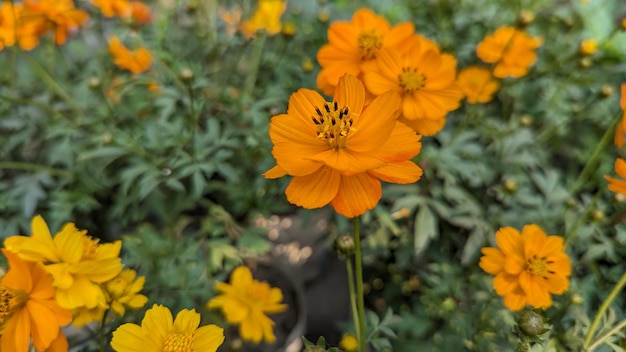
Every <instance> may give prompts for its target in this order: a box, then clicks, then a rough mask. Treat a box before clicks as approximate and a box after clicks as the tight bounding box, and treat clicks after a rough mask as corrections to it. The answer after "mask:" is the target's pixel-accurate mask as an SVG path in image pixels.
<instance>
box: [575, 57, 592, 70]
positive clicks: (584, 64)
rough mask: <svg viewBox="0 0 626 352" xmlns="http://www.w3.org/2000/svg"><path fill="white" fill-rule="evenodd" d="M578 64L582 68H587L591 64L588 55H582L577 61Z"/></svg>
mask: <svg viewBox="0 0 626 352" xmlns="http://www.w3.org/2000/svg"><path fill="white" fill-rule="evenodd" d="M578 64H579V65H580V67H582V68H589V67H591V65H592V64H593V61H592V60H591V59H590V58H588V57H583V58H581V59H580V61H578Z"/></svg>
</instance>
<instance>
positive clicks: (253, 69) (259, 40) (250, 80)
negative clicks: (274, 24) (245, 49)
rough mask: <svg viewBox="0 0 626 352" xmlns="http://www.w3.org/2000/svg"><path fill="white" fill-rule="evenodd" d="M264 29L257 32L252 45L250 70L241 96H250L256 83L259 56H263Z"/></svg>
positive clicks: (259, 64)
mask: <svg viewBox="0 0 626 352" xmlns="http://www.w3.org/2000/svg"><path fill="white" fill-rule="evenodd" d="M266 37H267V36H266V34H265V31H260V32H258V33H257V37H256V41H255V44H256V45H254V46H253V51H252V55H251V61H250V72H248V75H247V76H246V81H245V83H244V86H243V92H242V96H243V97H245V98H250V97H251V96H252V91H253V90H254V84H255V83H256V77H257V75H258V73H259V67H260V66H261V56H263V47H264V46H265V38H266Z"/></svg>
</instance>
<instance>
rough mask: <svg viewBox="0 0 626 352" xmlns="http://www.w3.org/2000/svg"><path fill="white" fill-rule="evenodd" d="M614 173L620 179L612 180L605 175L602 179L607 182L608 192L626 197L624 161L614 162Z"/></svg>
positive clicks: (619, 159)
mask: <svg viewBox="0 0 626 352" xmlns="http://www.w3.org/2000/svg"><path fill="white" fill-rule="evenodd" d="M615 172H617V174H618V175H619V176H620V177H621V178H622V179H618V178H614V177H611V176H607V175H605V176H604V178H605V179H606V180H607V181H609V190H611V191H612V192H615V193H621V194H623V195H626V180H624V179H626V160H624V159H621V158H618V159H617V160H615Z"/></svg>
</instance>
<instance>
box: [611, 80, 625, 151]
mask: <svg viewBox="0 0 626 352" xmlns="http://www.w3.org/2000/svg"><path fill="white" fill-rule="evenodd" d="M621 89H622V92H621V94H622V95H621V98H620V101H619V106H620V108H621V109H622V111H623V112H624V113H623V115H622V119H621V120H620V121H619V123H618V124H617V129H616V130H615V137H614V139H613V142H615V145H616V146H618V147H619V148H621V147H623V146H624V133H626V83H622V88H621Z"/></svg>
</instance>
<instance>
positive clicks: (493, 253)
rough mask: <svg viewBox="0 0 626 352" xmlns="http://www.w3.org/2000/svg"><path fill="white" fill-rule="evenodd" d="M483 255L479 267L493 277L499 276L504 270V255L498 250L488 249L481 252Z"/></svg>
mask: <svg viewBox="0 0 626 352" xmlns="http://www.w3.org/2000/svg"><path fill="white" fill-rule="evenodd" d="M480 251H481V253H482V254H483V256H482V257H480V262H479V263H478V266H479V267H480V268H481V269H483V270H484V271H485V272H487V273H489V274H491V275H497V274H499V273H500V272H501V271H503V270H504V253H502V251H501V250H499V249H498V248H493V247H486V248H483V249H481V250H480Z"/></svg>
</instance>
